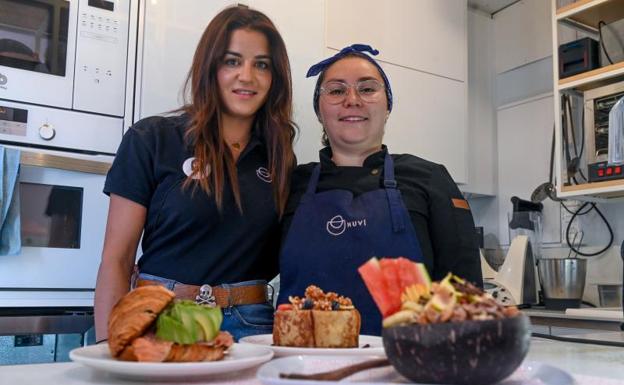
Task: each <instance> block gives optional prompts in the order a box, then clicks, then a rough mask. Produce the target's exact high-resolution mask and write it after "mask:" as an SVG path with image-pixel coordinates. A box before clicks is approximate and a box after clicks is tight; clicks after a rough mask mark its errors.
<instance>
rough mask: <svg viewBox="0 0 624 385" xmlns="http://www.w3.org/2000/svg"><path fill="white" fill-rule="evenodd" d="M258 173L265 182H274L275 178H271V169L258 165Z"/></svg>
mask: <svg viewBox="0 0 624 385" xmlns="http://www.w3.org/2000/svg"><path fill="white" fill-rule="evenodd" d="M256 175H257V176H258V178H259V179H260V180H261V181H263V182H267V183H271V182H273V180H272V179H271V174H270V173H269V170H267V169H266V167H258V169H257V170H256Z"/></svg>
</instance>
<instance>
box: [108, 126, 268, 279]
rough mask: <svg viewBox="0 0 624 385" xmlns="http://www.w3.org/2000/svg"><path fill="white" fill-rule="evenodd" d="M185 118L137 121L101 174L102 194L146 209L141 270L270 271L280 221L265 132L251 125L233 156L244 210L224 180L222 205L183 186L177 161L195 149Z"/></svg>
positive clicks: (174, 274)
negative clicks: (187, 134)
mask: <svg viewBox="0 0 624 385" xmlns="http://www.w3.org/2000/svg"><path fill="white" fill-rule="evenodd" d="M187 121H188V119H187V116H186V115H180V116H173V117H151V118H146V119H143V120H141V121H139V122H137V123H136V124H135V125H134V126H132V127H131V128H130V129H129V130H128V132H127V133H126V134H125V135H124V137H123V140H122V142H121V145H120V147H119V150H118V151H117V156H116V157H115V161H114V162H113V166H112V167H111V169H110V171H109V172H108V176H107V177H106V183H105V185H104V192H105V193H106V194H116V195H120V196H122V197H125V198H127V199H130V200H132V201H134V202H137V203H139V204H141V205H143V206H145V207H146V208H147V218H146V223H145V228H144V233H143V241H142V244H141V246H142V249H143V255H142V256H141V258H140V260H139V269H140V271H141V272H142V273H147V274H152V275H156V276H160V277H164V278H169V279H174V280H176V281H179V282H182V283H186V284H193V285H200V284H204V283H208V284H211V285H218V284H222V283H235V282H240V281H245V280H251V279H267V280H268V279H271V278H273V277H274V276H275V275H276V274H277V271H278V262H277V250H276V244H277V243H278V242H279V240H278V239H277V238H278V237H279V234H278V233H279V228H278V224H277V219H278V218H277V211H276V209H275V202H274V198H273V189H272V185H271V183H270V181H268V178H267V174H266V167H267V155H266V149H265V146H264V144H263V141H262V139H261V138H259V137H258V136H257V135H256V134H255V132H254V135H252V139H251V140H250V142H249V144H248V145H247V147H246V148H245V149H244V151H243V153H242V154H241V155H240V157H239V159H238V162H237V168H238V183H239V186H240V195H241V203H242V207H243V213H242V214H241V212H240V211H239V209H238V207H237V206H236V203H235V201H234V195H233V193H232V190H231V185H230V182H229V180H226V183H225V188H224V195H223V203H222V211H221V212H219V210H218V209H217V206H216V202H215V200H214V199H213V197H212V196H209V195H207V194H206V193H205V192H203V190H201V188H200V187H199V186H197V188H196V189H193V186H191V187H190V188H182V183H183V182H184V180H185V179H186V174H185V173H184V172H183V169H182V165H183V163H184V162H185V160H187V159H189V158H190V157H192V156H193V150H192V147H191V146H189V144H188V143H187V141H186V140H185V138H184V133H185V129H186V127H187Z"/></svg>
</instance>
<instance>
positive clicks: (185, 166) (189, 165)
mask: <svg viewBox="0 0 624 385" xmlns="http://www.w3.org/2000/svg"><path fill="white" fill-rule="evenodd" d="M194 168H195V157H194V156H193V157H190V158H188V159H187V160H185V161H184V163H182V172H183V173H184V175H186V176H191V174H192V173H193V169H194ZM205 175H206V176H208V175H210V165H209V164H207V165H206V173H205ZM202 177H203V176H202V175H199V174H195V175H193V179H201V178H202Z"/></svg>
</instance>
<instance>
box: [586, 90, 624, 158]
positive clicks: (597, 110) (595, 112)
mask: <svg viewBox="0 0 624 385" xmlns="http://www.w3.org/2000/svg"><path fill="white" fill-rule="evenodd" d="M623 97H624V81H622V82H618V83H613V84H609V85H606V86H603V87H598V88H593V89H591V90H588V91H585V92H584V94H583V102H584V117H585V121H584V127H585V147H586V149H587V164H588V165H592V164H595V163H598V162H606V161H607V160H608V155H609V112H611V108H613V106H614V105H615V103H617V101H618V100H620V99H621V98H623Z"/></svg>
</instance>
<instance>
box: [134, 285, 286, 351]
mask: <svg viewBox="0 0 624 385" xmlns="http://www.w3.org/2000/svg"><path fill="white" fill-rule="evenodd" d="M138 279H147V280H150V281H158V282H162V284H163V286H165V287H166V288H167V289H169V290H173V288H174V287H175V285H176V284H177V283H179V282H177V281H175V280H173V279H168V278H162V277H158V276H155V275H151V274H145V273H140V274H139V276H138ZM258 284H261V285H266V284H267V282H266V281H263V280H255V281H244V282H238V283H233V284H223V285H221V287H224V288H226V287H238V286H255V285H258ZM221 312H222V313H223V323H222V324H221V330H224V331H228V332H230V334H232V336H233V337H234V341H238V340H239V339H241V338H242V337H246V336H250V335H255V334H270V333H272V332H273V313H274V309H273V305H271V303H270V302H268V301H267V302H264V303H256V304H252V305H237V306H229V307H225V308H221Z"/></svg>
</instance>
